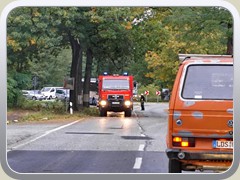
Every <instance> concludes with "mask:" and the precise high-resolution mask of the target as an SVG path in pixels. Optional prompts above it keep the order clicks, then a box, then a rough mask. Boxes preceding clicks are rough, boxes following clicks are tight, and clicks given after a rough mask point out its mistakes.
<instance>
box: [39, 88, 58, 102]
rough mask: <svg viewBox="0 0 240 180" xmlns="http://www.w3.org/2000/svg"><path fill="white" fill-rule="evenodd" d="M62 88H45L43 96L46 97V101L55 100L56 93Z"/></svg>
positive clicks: (42, 92) (42, 90) (42, 91)
mask: <svg viewBox="0 0 240 180" xmlns="http://www.w3.org/2000/svg"><path fill="white" fill-rule="evenodd" d="M58 88H61V87H44V88H42V89H41V94H42V95H43V96H45V97H46V99H49V100H50V99H55V98H56V91H57V89H58Z"/></svg>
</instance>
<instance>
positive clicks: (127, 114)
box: [125, 109, 132, 117]
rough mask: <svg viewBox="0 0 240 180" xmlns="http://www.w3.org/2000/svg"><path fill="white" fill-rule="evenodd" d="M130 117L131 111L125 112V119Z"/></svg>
mask: <svg viewBox="0 0 240 180" xmlns="http://www.w3.org/2000/svg"><path fill="white" fill-rule="evenodd" d="M131 115H132V110H131V109H127V110H125V117H131Z"/></svg>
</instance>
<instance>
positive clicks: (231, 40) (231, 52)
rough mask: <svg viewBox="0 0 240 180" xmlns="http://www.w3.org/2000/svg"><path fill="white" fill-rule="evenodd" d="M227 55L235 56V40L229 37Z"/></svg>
mask: <svg viewBox="0 0 240 180" xmlns="http://www.w3.org/2000/svg"><path fill="white" fill-rule="evenodd" d="M227 54H228V55H233V38H232V37H229V38H228V42H227Z"/></svg>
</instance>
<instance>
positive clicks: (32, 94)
mask: <svg viewBox="0 0 240 180" xmlns="http://www.w3.org/2000/svg"><path fill="white" fill-rule="evenodd" d="M22 94H23V96H24V97H26V98H27V99H31V100H43V99H46V97H45V96H44V95H42V94H41V93H40V92H39V91H38V90H35V91H34V90H22Z"/></svg>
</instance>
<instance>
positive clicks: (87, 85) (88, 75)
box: [83, 48, 93, 107]
mask: <svg viewBox="0 0 240 180" xmlns="http://www.w3.org/2000/svg"><path fill="white" fill-rule="evenodd" d="M92 63H93V54H92V50H91V49H90V48H88V49H87V60H86V69H85V76H84V83H83V106H84V107H89V97H90V96H89V93H90V81H91V74H92Z"/></svg>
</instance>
